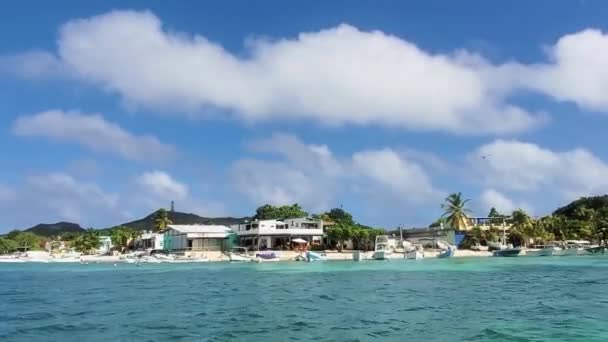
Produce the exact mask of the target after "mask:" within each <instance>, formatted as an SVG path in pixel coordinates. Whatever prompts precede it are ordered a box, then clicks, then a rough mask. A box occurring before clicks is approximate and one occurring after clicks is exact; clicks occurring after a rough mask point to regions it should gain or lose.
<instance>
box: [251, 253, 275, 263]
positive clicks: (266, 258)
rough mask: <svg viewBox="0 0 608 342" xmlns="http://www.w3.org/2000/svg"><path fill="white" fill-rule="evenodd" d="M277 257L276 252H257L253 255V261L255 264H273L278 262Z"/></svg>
mask: <svg viewBox="0 0 608 342" xmlns="http://www.w3.org/2000/svg"><path fill="white" fill-rule="evenodd" d="M279 260H281V259H280V258H279V255H278V254H277V253H276V252H273V251H268V252H258V253H256V254H255V261H257V262H273V261H279Z"/></svg>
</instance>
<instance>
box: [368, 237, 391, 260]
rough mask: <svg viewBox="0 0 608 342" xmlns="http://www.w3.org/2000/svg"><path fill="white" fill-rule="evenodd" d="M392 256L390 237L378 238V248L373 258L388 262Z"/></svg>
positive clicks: (375, 249)
mask: <svg viewBox="0 0 608 342" xmlns="http://www.w3.org/2000/svg"><path fill="white" fill-rule="evenodd" d="M392 254H393V250H392V249H391V248H390V245H389V243H388V236H386V235H378V236H376V247H375V248H374V254H372V258H373V259H374V260H386V259H390V256H391V255H392Z"/></svg>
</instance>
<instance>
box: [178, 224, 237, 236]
mask: <svg viewBox="0 0 608 342" xmlns="http://www.w3.org/2000/svg"><path fill="white" fill-rule="evenodd" d="M168 227H169V228H171V229H175V230H177V231H178V232H181V233H203V234H211V233H230V232H231V230H230V228H228V227H226V226H220V225H204V224H170V225H168Z"/></svg>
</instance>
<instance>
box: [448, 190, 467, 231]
mask: <svg viewBox="0 0 608 342" xmlns="http://www.w3.org/2000/svg"><path fill="white" fill-rule="evenodd" d="M469 201H470V199H466V200H463V199H462V193H460V192H459V193H453V194H450V195H449V196H448V197H447V198H446V199H445V203H444V204H442V205H441V208H442V209H443V210H445V212H444V213H443V215H441V217H442V218H445V219H446V223H447V224H448V225H449V226H450V227H451V228H453V229H455V230H465V229H466V228H467V219H468V214H469V213H470V212H471V210H469V209H468V208H466V204H467V202H469Z"/></svg>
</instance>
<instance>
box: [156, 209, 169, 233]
mask: <svg viewBox="0 0 608 342" xmlns="http://www.w3.org/2000/svg"><path fill="white" fill-rule="evenodd" d="M172 223H173V221H171V220H170V219H169V214H168V213H167V210H165V209H164V208H160V209H158V210H157V211H156V215H155V216H154V228H156V231H160V230H163V229H166V228H167V226H168V225H170V224H172Z"/></svg>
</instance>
